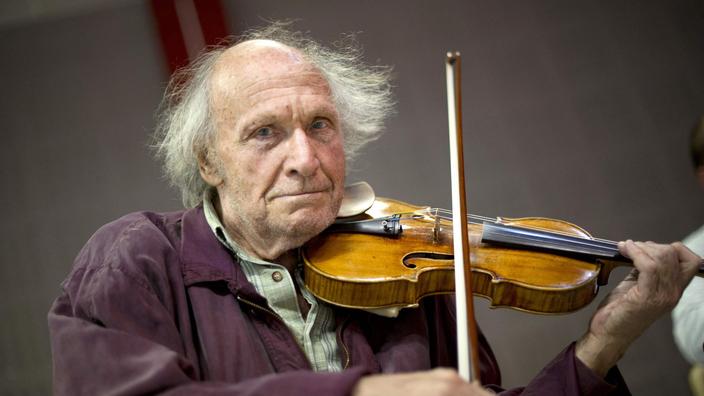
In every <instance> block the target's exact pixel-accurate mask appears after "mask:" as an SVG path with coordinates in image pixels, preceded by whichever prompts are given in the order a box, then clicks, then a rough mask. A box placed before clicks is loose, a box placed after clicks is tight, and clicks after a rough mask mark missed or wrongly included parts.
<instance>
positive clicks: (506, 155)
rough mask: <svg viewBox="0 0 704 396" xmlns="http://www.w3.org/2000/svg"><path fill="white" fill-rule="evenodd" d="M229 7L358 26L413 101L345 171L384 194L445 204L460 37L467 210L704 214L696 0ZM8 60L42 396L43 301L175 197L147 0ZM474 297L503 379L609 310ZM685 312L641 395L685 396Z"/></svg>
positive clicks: (655, 334) (17, 245) (14, 199)
mask: <svg viewBox="0 0 704 396" xmlns="http://www.w3.org/2000/svg"><path fill="white" fill-rule="evenodd" d="M225 5H226V7H225V8H226V13H227V15H228V18H229V24H230V26H231V27H232V31H239V30H241V29H245V28H248V27H252V26H256V25H259V24H261V23H262V19H263V18H264V19H278V18H297V19H299V23H298V25H297V26H298V27H299V28H300V29H303V30H310V32H311V34H312V35H313V36H314V37H315V38H317V39H319V40H322V41H326V42H328V41H332V40H335V39H337V38H339V33H340V32H359V34H358V38H359V41H360V42H361V43H362V45H363V46H364V48H365V53H366V57H367V59H368V60H369V61H370V62H374V63H383V64H392V65H394V67H395V72H394V74H395V77H396V80H395V81H396V90H395V91H396V95H397V98H398V111H397V112H396V114H395V115H393V117H392V118H391V120H390V122H389V124H388V133H387V134H386V135H385V136H384V137H383V138H382V139H380V140H379V141H378V142H377V144H375V145H374V147H371V148H370V149H369V150H367V152H366V154H365V155H364V156H363V157H362V158H361V159H360V160H359V161H358V162H357V163H356V164H354V166H353V171H352V172H351V174H350V181H354V180H367V181H369V182H370V183H371V184H372V185H373V186H374V187H375V189H376V190H377V193H378V194H379V195H383V196H391V197H395V198H400V199H403V200H406V201H408V202H412V203H416V204H427V205H432V206H441V207H447V206H448V205H449V197H448V196H449V191H450V188H449V176H448V159H447V158H448V154H447V152H448V149H447V138H446V135H447V132H446V130H447V121H446V119H447V118H446V117H447V116H446V110H445V109H446V103H445V91H444V89H445V88H444V84H445V82H444V69H443V64H442V60H443V55H444V53H445V51H446V50H448V49H458V50H460V51H462V53H463V79H464V91H463V94H464V97H463V100H464V109H463V111H464V127H465V134H466V138H465V139H466V145H467V147H466V154H465V155H466V158H467V159H468V164H467V168H468V169H467V170H468V178H469V180H468V186H469V187H468V190H469V191H468V192H469V199H470V208H471V210H472V212H475V213H482V214H486V215H501V216H516V217H518V216H529V215H540V216H547V217H555V218H561V219H566V220H569V221H572V222H574V223H576V224H579V225H581V226H583V227H584V228H586V229H588V230H589V231H591V232H592V233H593V234H595V235H598V236H601V237H604V238H610V239H622V238H636V239H651V240H659V241H670V240H675V239H680V238H682V237H683V236H684V235H686V234H687V233H688V232H689V231H691V230H692V229H694V228H695V227H697V226H699V225H700V224H702V223H704V205H703V204H702V197H703V194H702V191H701V190H700V189H699V188H698V187H697V185H696V183H695V180H694V176H693V173H692V171H691V166H690V163H689V159H688V156H687V155H688V154H687V136H688V133H689V129H690V127H691V126H692V124H693V123H694V120H695V119H696V117H698V116H699V115H700V114H701V113H704V73H703V72H702V71H704V51H702V49H704V4H703V3H702V2H701V1H684V0H681V1H669V2H656V1H630V2H625V1H623V2H608V1H579V2H570V3H569V4H568V3H567V2H562V1H533V2H508V1H459V0H457V1H449V0H443V1H436V2H432V4H431V2H423V1H420V0H418V1H400V0H397V1H386V2H379V1H356V2H328V1H314V2H311V1H287V2H281V1H257V2H254V1H250V2H245V1H228V2H226V4H225ZM0 54H2V60H0V86H1V87H2V89H3V95H0V127H2V128H3V130H4V133H3V144H2V145H0V150H1V153H2V155H1V156H0V158H1V161H2V167H1V168H0V169H2V176H1V177H2V179H1V180H0V183H2V185H3V189H4V190H3V194H2V201H1V202H0V203H1V204H2V207H3V208H4V209H5V211H6V220H5V221H4V222H3V224H4V226H3V227H2V238H1V239H0V240H1V241H2V242H0V243H2V245H0V247H1V249H0V257H1V263H2V265H0V274H1V275H2V276H0V290H2V293H3V294H2V302H1V303H0V314H2V316H1V317H2V321H1V324H0V370H1V371H0V393H2V394H8V395H32V394H37V395H39V394H47V393H50V376H51V364H50V361H51V360H50V359H51V358H50V352H49V342H48V337H47V332H46V324H45V315H46V311H47V310H48V308H49V306H50V304H51V301H52V300H53V298H54V297H55V296H56V295H57V294H58V292H59V283H60V282H61V280H62V279H63V278H64V276H65V275H66V274H67V272H68V271H69V269H70V266H71V262H72V259H73V257H74V256H75V254H76V253H77V251H78V250H79V249H80V247H81V246H82V244H83V243H84V242H85V240H86V239H87V238H88V237H89V236H90V235H91V233H92V232H93V231H94V230H95V229H96V228H97V227H99V226H100V225H101V224H104V223H105V222H107V221H110V220H111V219H114V218H115V217H117V216H120V215H121V214H124V213H126V212H129V211H134V210H141V209H150V210H170V209H175V208H178V207H179V199H178V197H177V196H176V194H175V193H174V192H173V191H172V190H171V189H169V188H168V186H167V185H166V183H165V182H164V181H163V180H162V179H161V177H160V174H159V168H158V165H157V164H155V163H154V162H153V161H152V160H151V158H150V152H149V150H148V148H147V145H148V141H149V133H150V131H151V130H152V128H153V111H154V109H155V108H156V106H157V104H158V101H159V99H160V95H161V92H162V89H163V87H164V85H165V64H164V62H163V59H162V54H161V48H160V46H159V43H158V41H157V38H156V34H155V27H154V26H153V21H152V18H151V14H150V11H149V8H148V7H147V5H146V4H142V3H134V2H130V3H125V4H124V5H120V6H106V8H104V9H102V10H99V11H86V12H84V13H83V14H74V15H72V16H62V17H61V18H58V17H56V18H44V19H42V20H34V21H26V22H22V23H17V24H13V25H12V26H4V27H0ZM624 274H625V272H624V271H617V272H616V273H614V274H613V275H612V282H611V286H613V284H614V283H616V282H617V280H618V279H620V278H622V277H623V276H624ZM609 288H610V287H607V288H606V289H607V290H608V289H609ZM607 290H604V291H603V292H602V294H600V296H599V298H597V300H599V299H600V298H601V297H602V296H603V295H605V293H604V292H605V291H607ZM477 303H478V304H477V310H478V316H479V321H480V323H481V325H482V328H483V329H484V331H485V333H486V334H487V336H488V338H489V339H490V341H491V342H492V344H493V346H494V348H495V351H496V353H497V357H498V359H499V362H500V364H501V366H502V369H503V372H504V382H505V384H506V385H509V386H512V385H518V384H521V383H525V382H526V381H528V380H529V379H530V378H531V376H532V375H533V374H534V373H535V372H536V371H537V370H539V368H540V367H542V366H543V365H544V364H545V363H546V362H547V361H549V360H550V359H551V357H552V356H554V355H555V354H556V353H557V352H559V351H560V350H561V349H562V348H563V347H564V346H565V345H566V344H567V343H569V342H570V341H571V340H574V339H575V338H577V337H579V336H580V335H581V334H582V333H583V332H584V331H585V329H586V326H587V321H588V318H589V316H590V314H591V312H593V310H594V308H595V305H596V302H595V303H593V304H592V305H590V306H589V307H587V308H585V309H584V310H582V311H580V312H578V313H576V314H571V315H565V316H555V317H546V316H533V315H528V314H524V313H519V312H513V311H509V310H490V309H488V304H487V303H486V302H485V301H483V300H478V301H477ZM670 326H671V323H670V320H669V318H663V319H661V320H660V321H659V322H657V323H656V324H655V325H654V326H653V327H652V328H651V329H650V330H649V331H648V332H647V333H646V334H645V335H644V336H643V337H642V338H641V339H640V340H638V341H637V342H636V343H635V345H634V346H633V347H632V348H631V350H629V352H628V353H627V354H626V356H625V357H624V359H623V360H622V363H621V364H620V366H621V368H622V371H623V373H624V376H625V377H626V379H627V381H628V382H629V384H630V386H631V388H632V390H633V392H634V394H637V395H660V394H664V393H665V392H668V393H669V394H677V395H681V394H686V393H687V392H688V390H687V389H688V388H687V384H686V374H687V369H688V366H687V364H686V362H685V361H684V360H683V359H682V358H681V357H680V356H679V354H678V353H677V351H676V350H675V347H674V344H673V341H672V336H671V331H670Z"/></svg>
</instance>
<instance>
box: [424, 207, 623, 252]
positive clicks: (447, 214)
mask: <svg viewBox="0 0 704 396" xmlns="http://www.w3.org/2000/svg"><path fill="white" fill-rule="evenodd" d="M431 210H432V211H435V212H436V213H443V214H445V215H441V218H443V219H446V220H450V221H451V220H452V217H451V214H452V211H450V210H447V209H442V208H433V209H431ZM467 218H468V220H469V223H470V224H481V222H484V221H488V222H492V223H495V222H497V221H498V220H499V219H498V218H496V217H487V216H480V215H473V214H470V215H467ZM472 220H480V221H481V222H477V221H475V222H472ZM520 227H523V228H527V229H530V230H534V231H542V232H546V233H550V234H555V235H562V236H567V237H572V238H575V237H576V238H579V239H581V240H582V242H583V243H584V244H585V245H587V246H589V245H590V243H589V242H590V241H594V242H602V243H605V244H609V245H613V246H614V248H615V247H616V245H617V242H616V241H612V240H608V239H602V238H592V239H587V238H581V237H579V236H576V235H574V234H570V233H567V232H564V231H557V230H551V229H547V228H542V227H535V226H523V225H521V226H520ZM591 246H597V245H593V244H592V245H591Z"/></svg>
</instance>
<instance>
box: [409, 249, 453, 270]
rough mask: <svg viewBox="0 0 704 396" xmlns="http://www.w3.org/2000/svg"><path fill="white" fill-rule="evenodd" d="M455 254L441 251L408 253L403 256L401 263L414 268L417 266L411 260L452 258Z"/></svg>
mask: <svg viewBox="0 0 704 396" xmlns="http://www.w3.org/2000/svg"><path fill="white" fill-rule="evenodd" d="M454 258H455V256H454V255H452V254H443V253H432V252H416V253H410V254H408V255H406V256H405V257H404V258H403V265H404V266H405V267H406V268H410V269H415V268H416V267H418V266H417V265H416V264H414V263H412V262H411V261H413V260H442V261H448V260H454Z"/></svg>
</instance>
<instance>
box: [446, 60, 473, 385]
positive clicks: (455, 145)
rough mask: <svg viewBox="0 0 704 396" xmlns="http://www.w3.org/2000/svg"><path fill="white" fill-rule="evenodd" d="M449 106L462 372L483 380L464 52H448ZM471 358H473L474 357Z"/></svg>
mask: <svg viewBox="0 0 704 396" xmlns="http://www.w3.org/2000/svg"><path fill="white" fill-rule="evenodd" d="M445 70H446V72H447V107H448V112H447V114H448V124H449V132H450V175H451V178H452V228H453V243H454V247H453V249H454V261H455V299H456V304H457V360H458V371H459V374H460V376H461V377H462V378H464V379H465V380H467V381H470V382H471V381H473V380H476V381H479V379H480V377H479V354H478V351H477V326H476V322H475V320H474V304H473V300H472V270H471V263H470V259H469V257H470V250H469V236H468V235H469V234H468V233H467V221H466V219H467V200H466V196H465V184H464V155H463V151H462V95H461V86H460V53H459V52H454V53H452V52H448V53H447V57H446V59H445ZM470 355H471V358H470Z"/></svg>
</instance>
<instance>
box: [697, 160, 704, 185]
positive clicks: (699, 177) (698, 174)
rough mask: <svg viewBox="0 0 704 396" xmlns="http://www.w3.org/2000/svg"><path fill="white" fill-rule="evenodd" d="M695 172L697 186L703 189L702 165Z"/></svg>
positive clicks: (703, 173)
mask: <svg viewBox="0 0 704 396" xmlns="http://www.w3.org/2000/svg"><path fill="white" fill-rule="evenodd" d="M695 172H696V174H697V180H698V181H699V185H700V186H701V187H702V188H704V165H703V166H700V167H699V168H697V169H696V170H695Z"/></svg>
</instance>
